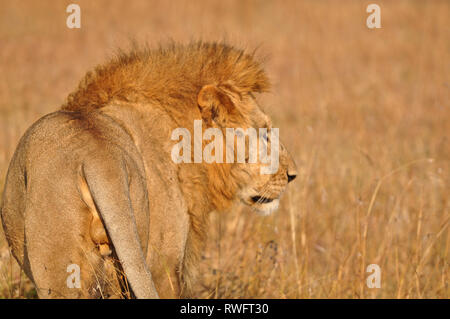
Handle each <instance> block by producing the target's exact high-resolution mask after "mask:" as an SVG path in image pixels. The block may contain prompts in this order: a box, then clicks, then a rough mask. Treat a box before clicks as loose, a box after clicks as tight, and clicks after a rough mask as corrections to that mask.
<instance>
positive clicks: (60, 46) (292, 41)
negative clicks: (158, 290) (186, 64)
mask: <svg viewBox="0 0 450 319" xmlns="http://www.w3.org/2000/svg"><path fill="white" fill-rule="evenodd" d="M70 2H72V1H58V2H56V1H39V2H36V1H20V2H18V1H6V0H2V1H1V8H2V10H0V45H1V50H0V66H1V68H0V69H1V73H2V76H1V78H0V132H1V134H0V187H1V188H2V187H3V183H4V177H5V174H6V170H7V167H8V163H9V160H10V158H11V156H12V153H13V151H14V148H15V146H16V144H17V142H18V139H19V138H20V136H21V135H22V134H23V133H24V131H25V129H26V128H27V127H28V126H29V125H30V124H31V123H32V122H33V121H35V120H36V119H38V118H39V117H41V116H42V115H44V114H46V113H48V112H50V111H53V110H55V109H57V108H58V107H59V105H61V103H62V102H63V100H64V98H65V96H66V95H67V94H68V93H69V92H70V91H71V90H72V89H73V88H74V87H75V85H76V84H77V82H78V80H79V79H80V78H81V76H82V75H83V74H84V72H85V71H86V70H87V69H89V68H91V67H92V66H94V65H95V64H97V63H99V62H101V61H103V60H104V58H105V57H106V56H107V55H108V54H110V53H111V52H112V50H113V49H114V48H115V47H116V46H122V47H123V46H124V45H125V46H126V44H127V43H128V39H129V37H130V36H132V37H134V38H136V39H138V40H145V39H146V40H148V41H149V42H150V43H151V44H154V43H157V42H158V41H160V40H167V39H168V38H173V39H175V40H180V41H187V40H189V39H192V38H199V37H201V38H203V39H208V40H217V39H227V40H228V41H229V42H231V43H234V44H238V45H244V46H247V47H250V48H253V47H255V46H258V45H260V53H261V54H264V55H265V54H268V55H270V57H269V59H268V61H267V69H268V72H269V74H270V75H271V76H272V79H273V81H274V83H275V89H274V93H273V94H269V95H267V96H265V97H263V98H262V103H263V104H264V105H266V110H267V112H268V113H269V114H271V115H272V117H273V121H274V123H275V125H276V126H278V127H280V128H281V129H280V133H281V135H282V138H283V140H284V142H285V144H286V145H287V146H288V148H289V149H290V150H291V152H292V153H293V156H294V157H295V160H296V161H297V164H298V165H299V167H300V175H299V177H298V178H297V180H296V181H295V182H294V183H293V184H292V186H291V187H290V188H289V190H288V192H287V194H285V196H284V198H283V201H282V207H281V209H280V210H279V211H278V212H277V213H276V214H275V215H273V216H271V217H266V218H262V217H259V216H255V214H253V213H252V212H250V211H248V210H247V209H242V208H239V207H238V208H236V209H234V210H233V211H231V212H228V213H226V214H222V215H213V216H212V219H211V231H210V237H209V238H210V241H209V244H208V246H207V249H206V250H205V255H204V259H203V261H202V264H201V265H200V267H201V270H202V272H201V273H202V274H203V275H202V278H201V281H200V284H199V286H198V294H197V295H198V297H211V298H224V297H229V298H240V297H250V298H253V297H258V298H448V297H449V283H448V281H449V259H450V258H449V246H450V232H449V230H448V228H449V227H448V225H449V217H450V214H449V207H450V205H449V198H450V196H449V195H450V192H449V190H450V174H449V169H450V147H449V136H448V134H449V132H450V110H449V107H450V105H449V101H450V94H449V89H450V79H449V75H450V72H449V71H450V65H449V61H450V42H449V39H450V28H449V23H448V18H449V15H448V12H450V2H448V1H445V0H443V1H433V0H429V1H400V0H397V1H372V2H376V3H379V4H380V6H381V14H382V29H379V30H369V29H367V28H366V26H365V20H366V17H367V13H366V12H365V8H366V6H367V4H368V3H369V2H367V1H294V0H292V1H283V2H271V1H238V0H232V1H202V2H201V3H200V2H197V1H187V0H186V1H156V2H153V1H132V2H131V1H121V2H119V1H114V2H113V3H111V2H110V1H95V2H94V1H76V2H77V3H80V4H81V8H82V28H81V29H80V30H69V29H67V28H66V27H65V19H66V16H67V14H66V13H65V6H66V5H67V4H68V3H70ZM73 2H75V1H73ZM0 238H1V239H0V297H6V298H8V297H33V296H34V295H35V293H34V292H33V289H32V286H31V285H30V283H29V281H28V280H26V279H24V277H23V275H21V274H20V272H19V270H18V268H17V265H15V262H14V261H12V260H11V258H10V256H9V253H8V250H7V248H6V244H5V241H4V238H3V235H1V236H0ZM372 263H375V264H378V265H379V266H380V267H381V270H382V281H381V285H382V287H381V288H380V289H369V288H368V287H367V286H366V277H367V276H368V274H367V273H366V272H365V270H366V267H367V265H369V264H372Z"/></svg>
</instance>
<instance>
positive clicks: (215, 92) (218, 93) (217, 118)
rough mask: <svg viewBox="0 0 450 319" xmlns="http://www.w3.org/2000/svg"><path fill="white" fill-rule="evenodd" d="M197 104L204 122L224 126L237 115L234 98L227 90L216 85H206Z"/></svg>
mask: <svg viewBox="0 0 450 319" xmlns="http://www.w3.org/2000/svg"><path fill="white" fill-rule="evenodd" d="M197 103H198V106H199V108H200V112H201V114H202V118H203V120H204V121H205V122H206V123H207V124H211V121H214V122H216V123H217V124H219V125H221V126H224V125H226V122H227V119H228V118H229V117H231V116H233V115H236V114H237V110H236V106H235V104H234V102H233V100H232V97H231V96H230V94H229V93H227V92H226V91H225V90H223V89H221V88H220V87H217V86H215V85H205V86H203V87H202V89H201V90H200V92H199V93H198V97H197Z"/></svg>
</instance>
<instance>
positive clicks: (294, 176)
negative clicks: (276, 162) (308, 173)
mask: <svg viewBox="0 0 450 319" xmlns="http://www.w3.org/2000/svg"><path fill="white" fill-rule="evenodd" d="M296 177H297V174H289V173H287V178H288V183H290V182H292V181H293V180H294V179H295V178H296Z"/></svg>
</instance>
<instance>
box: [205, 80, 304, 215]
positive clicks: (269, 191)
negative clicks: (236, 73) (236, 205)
mask: <svg viewBox="0 0 450 319" xmlns="http://www.w3.org/2000/svg"><path fill="white" fill-rule="evenodd" d="M198 105H199V107H200V111H201V114H202V118H203V121H204V122H205V123H206V124H207V126H208V127H209V128H210V127H217V128H219V129H220V130H221V131H222V136H223V140H224V144H225V151H224V153H223V161H222V162H223V163H220V164H216V165H215V166H214V170H213V174H212V175H213V176H211V177H210V178H211V179H213V180H214V179H216V180H217V179H218V178H219V176H218V175H217V174H216V173H217V170H219V171H220V173H221V174H223V175H222V176H228V178H230V179H233V182H234V183H235V184H236V185H237V188H236V194H235V195H236V197H237V198H238V199H239V200H240V201H241V202H242V203H244V204H246V205H248V206H250V207H251V208H253V209H254V210H255V211H256V212H258V213H261V214H263V215H268V214H270V213H272V212H273V211H275V210H276V209H277V208H278V205H279V199H280V196H281V195H282V193H283V192H284V190H285V188H286V186H287V184H288V183H289V182H291V181H292V180H294V179H295V177H296V175H297V171H296V166H295V163H294V161H293V160H292V158H291V157H290V155H289V154H288V152H287V150H286V149H285V147H284V146H283V145H282V144H281V143H280V142H279V136H278V129H277V128H273V127H272V122H271V120H270V118H269V116H267V115H266V114H265V113H264V112H263V111H262V109H261V107H260V106H259V104H258V102H257V100H256V98H255V96H254V94H253V92H252V91H251V90H248V89H247V90H245V89H240V88H239V87H237V86H235V85H233V84H232V83H230V82H228V83H221V84H218V85H205V86H204V87H203V88H202V89H201V90H200V92H199V95H198ZM230 137H231V138H230ZM216 138H217V137H216ZM239 143H241V144H240V146H239ZM243 150H244V151H243ZM216 151H217V150H216ZM239 152H241V154H238V153H239ZM229 154H232V156H231V157H230V158H229V162H232V164H230V165H229V166H227V164H224V163H226V162H227V155H228V156H230V155H229ZM264 154H265V155H266V157H264ZM239 157H240V158H239ZM218 165H220V166H222V167H221V168H218ZM224 171H226V173H224ZM213 183H214V182H213Z"/></svg>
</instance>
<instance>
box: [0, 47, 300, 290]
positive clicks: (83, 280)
mask: <svg viewBox="0 0 450 319" xmlns="http://www.w3.org/2000/svg"><path fill="white" fill-rule="evenodd" d="M268 88H269V81H268V79H267V76H266V74H265V72H264V71H263V69H262V67H261V65H260V64H259V63H258V62H257V61H256V60H255V58H254V56H253V55H250V54H246V53H245V52H243V51H242V50H238V49H236V48H234V47H231V46H228V45H225V44H218V43H203V42H199V43H192V44H189V45H177V44H172V45H169V46H167V47H161V48H159V49H154V50H151V49H133V50H132V51H131V52H130V53H120V54H119V55H118V56H117V57H116V58H114V59H112V60H111V61H110V62H108V63H106V64H104V65H101V66H98V67H97V68H96V69H95V70H94V71H93V72H88V73H87V75H86V76H85V77H84V79H83V80H82V81H81V83H80V85H79V87H78V89H77V90H76V91H75V92H73V93H71V94H70V95H69V97H68V98H67V101H66V103H65V104H64V105H63V106H62V109H61V110H60V111H57V112H54V113H51V114H48V115H46V116H44V117H43V118H41V119H40V120H38V121H37V122H36V123H35V124H33V125H32V126H31V128H29V129H28V131H27V132H26V133H25V135H24V136H23V137H22V139H21V140H20V142H19V145H18V147H17V150H16V152H15V154H14V156H13V158H12V161H11V164H10V167H9V171H8V175H7V179H6V185H5V189H4V194H3V203H2V206H1V218H2V223H3V228H4V230H5V234H6V238H7V240H8V243H9V245H10V246H11V249H12V253H13V255H14V257H15V258H16V259H17V261H18V262H19V264H20V265H21V267H22V268H23V269H24V271H25V273H26V274H27V276H28V277H29V278H30V279H31V280H32V281H33V283H34V284H35V286H36V289H37V293H38V295H39V297H41V298H96V297H97V298H98V297H104V298H108V297H123V296H135V297H137V298H156V297H158V296H159V297H164V298H171V297H180V296H189V291H190V288H191V286H192V282H193V278H194V276H195V268H196V260H197V259H198V256H199V255H200V251H201V249H202V245H203V243H204V241H205V233H206V228H207V219H208V214H209V213H210V212H211V211H214V210H216V211H223V210H225V209H227V208H228V207H230V205H231V204H232V202H233V201H235V200H241V201H242V202H243V203H245V204H247V205H249V206H251V207H253V208H255V209H256V210H258V211H260V212H262V213H269V212H271V211H273V210H275V209H276V208H277V207H278V201H279V197H280V195H281V193H282V192H283V191H284V189H285V187H286V185H287V183H288V182H289V181H291V180H292V179H294V178H295V176H296V172H295V164H294V163H293V161H292V160H291V158H290V157H289V155H288V154H287V151H286V150H285V149H284V148H283V146H280V151H279V152H280V153H279V154H280V155H279V168H278V171H277V172H276V173H274V174H271V175H261V174H260V170H259V168H260V166H261V165H263V164H262V163H260V162H257V163H247V162H244V163H242V162H240V163H226V164H220V163H192V164H188V163H181V164H176V163H175V162H174V161H172V160H171V151H172V147H173V145H174V144H175V142H174V141H173V140H172V139H171V132H172V131H173V130H174V129H176V128H187V129H188V130H190V131H191V132H192V128H193V123H194V120H202V121H203V122H202V123H204V125H203V127H204V129H205V128H208V127H209V128H211V127H214V128H218V129H220V130H225V128H237V127H240V128H268V129H269V130H270V128H271V123H270V120H269V118H268V117H267V116H266V115H265V114H264V113H263V112H262V111H261V109H260V108H259V107H258V105H257V103H256V101H255V98H254V95H253V94H254V93H259V92H264V91H267V90H268ZM264 138H265V139H266V141H265V142H266V143H267V145H268V146H269V148H270V145H271V141H270V140H268V139H267V138H266V137H264ZM78 271H79V272H78ZM78 275H79V276H78ZM77 277H79V280H77ZM124 278H125V279H124ZM128 284H129V286H128ZM128 287H129V288H130V289H127V288H128ZM127 291H128V292H129V293H126V292H127Z"/></svg>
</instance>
